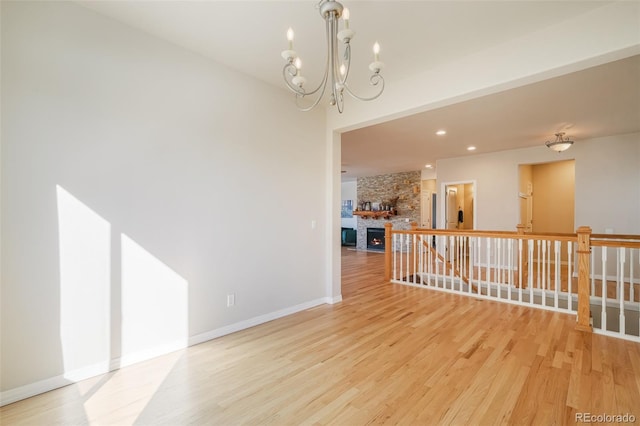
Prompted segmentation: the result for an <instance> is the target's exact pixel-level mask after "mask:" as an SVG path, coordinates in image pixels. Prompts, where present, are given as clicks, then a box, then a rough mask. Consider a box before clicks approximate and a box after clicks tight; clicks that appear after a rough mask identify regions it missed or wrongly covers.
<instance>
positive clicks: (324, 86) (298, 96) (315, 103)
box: [296, 77, 327, 112]
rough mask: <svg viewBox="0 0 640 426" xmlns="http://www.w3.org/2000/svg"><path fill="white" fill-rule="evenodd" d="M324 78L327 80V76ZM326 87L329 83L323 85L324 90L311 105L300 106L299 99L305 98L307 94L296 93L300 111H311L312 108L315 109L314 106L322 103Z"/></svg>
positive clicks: (297, 105)
mask: <svg viewBox="0 0 640 426" xmlns="http://www.w3.org/2000/svg"><path fill="white" fill-rule="evenodd" d="M324 80H325V81H326V77H325V79H324ZM326 88H327V85H326V84H325V85H323V86H322V92H320V95H318V97H317V98H316V100H315V101H313V103H312V104H311V105H310V106H308V107H303V106H300V102H299V101H300V99H302V98H304V97H305V96H306V95H304V94H296V107H297V108H298V109H299V110H300V111H302V112H307V111H311V110H312V109H314V108H315V107H316V106H317V105H318V104H319V103H320V101H321V100H322V98H323V97H324V92H325V89H326ZM318 89H320V87H318ZM318 89H316V92H317V91H318ZM314 93H315V92H314Z"/></svg>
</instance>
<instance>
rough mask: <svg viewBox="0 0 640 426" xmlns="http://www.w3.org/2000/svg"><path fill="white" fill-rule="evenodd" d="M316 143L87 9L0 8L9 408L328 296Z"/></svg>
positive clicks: (297, 124) (252, 85)
mask: <svg viewBox="0 0 640 426" xmlns="http://www.w3.org/2000/svg"><path fill="white" fill-rule="evenodd" d="M292 116H295V120H292V119H291V117H292ZM325 132H326V127H325V119H324V113H323V112H322V111H319V112H314V113H307V114H300V113H299V112H298V111H297V110H296V109H295V106H294V103H293V102H292V101H291V99H290V98H289V97H288V96H286V93H285V92H283V91H280V90H278V89H275V88H272V87H269V86H266V85H264V84H263V83H261V82H258V81H257V80H253V79H251V78H248V77H245V76H243V75H240V74H238V73H235V72H233V71H230V70H229V69H226V68H224V67H222V66H219V65H217V64H215V63H213V62H211V61H209V60H206V59H204V58H202V57H200V56H198V55H195V54H192V53H189V52H187V51H184V50H182V49H180V48H177V47H175V46H173V45H171V44H168V43H165V42H164V41H161V40H159V39H156V38H153V37H151V36H148V35H146V34H144V33H142V32H139V31H137V30H133V29H131V28H129V27H127V26H124V25H122V24H119V23H117V22H115V21H112V20H110V19H108V18H105V17H102V16H100V15H98V14H95V13H94V12H92V11H89V10H87V9H85V8H83V7H80V6H77V5H74V4H73V3H66V2H65V3H58V2H37V3H36V2H2V290H1V291H2V294H1V296H2V302H1V303H2V305H1V310H2V313H1V315H2V317H1V320H2V329H1V332H2V333H1V334H2V353H1V365H0V368H1V370H2V375H1V376H2V377H1V384H0V386H1V390H2V392H3V395H2V400H3V402H7V401H9V400H12V399H16V398H18V397H23V396H28V395H29V394H33V393H35V392H39V391H42V390H46V389H47V388H51V387H55V386H58V385H61V384H64V383H66V382H67V381H70V380H74V379H77V378H81V377H86V376H87V375H91V374H95V373H98V372H100V371H103V370H104V369H106V368H108V366H109V364H111V366H112V367H113V366H114V365H118V364H121V363H125V364H126V363H127V362H133V361H135V360H137V359H142V358H145V357H148V356H153V355H157V354H158V353H161V352H163V351H167V350H171V349H175V348H176V347H180V346H181V345H184V344H187V343H195V342H199V341H202V340H205V339H207V338H211V337H214V336H216V335H219V334H222V333H225V332H229V331H232V330H235V329H237V328H242V327H245V326H248V325H251V324H254V323H256V322H260V321H265V320H267V319H270V318H273V317H275V316H278V315H283V314H285V313H288V312H292V311H295V310H297V309H302V308H303V307H306V306H311V305H315V304H319V303H323V302H325V301H327V300H330V299H331V298H335V297H336V295H335V294H331V291H332V289H335V287H332V286H331V285H328V283H327V278H328V275H327V274H326V270H327V267H328V266H327V261H326V250H327V247H330V243H328V242H327V236H328V235H330V233H329V232H328V230H327V228H326V226H327V224H326V223H325V220H324V219H325V218H326V217H327V216H326V214H325V212H327V211H328V210H329V209H330V208H331V206H328V205H327V200H330V197H329V196H327V194H326V192H327V186H326V185H327V182H328V181H329V177H328V176H327V164H330V163H331V161H332V160H331V161H329V160H328V159H327V153H328V150H327V148H326V147H325V140H326V136H325ZM312 221H315V222H316V227H315V228H314V229H312V226H311V223H312ZM338 291H339V287H338ZM228 294H235V306H233V307H230V308H228V307H227V306H226V303H227V295H228ZM337 296H339V294H338V295H337ZM167 317H170V318H173V319H172V320H170V321H169V320H166V318H167Z"/></svg>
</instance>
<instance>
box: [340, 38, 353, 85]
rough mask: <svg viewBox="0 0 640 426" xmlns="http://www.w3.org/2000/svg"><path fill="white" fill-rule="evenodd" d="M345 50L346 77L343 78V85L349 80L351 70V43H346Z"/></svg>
mask: <svg viewBox="0 0 640 426" xmlns="http://www.w3.org/2000/svg"><path fill="white" fill-rule="evenodd" d="M344 44H345V48H344V61H345V62H344V63H345V66H344V75H343V76H342V84H346V82H347V78H349V70H351V43H349V41H345V43H344Z"/></svg>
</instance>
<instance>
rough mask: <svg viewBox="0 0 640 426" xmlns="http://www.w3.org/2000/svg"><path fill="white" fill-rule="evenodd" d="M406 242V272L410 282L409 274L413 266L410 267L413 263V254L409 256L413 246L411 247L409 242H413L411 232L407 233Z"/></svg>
mask: <svg viewBox="0 0 640 426" xmlns="http://www.w3.org/2000/svg"><path fill="white" fill-rule="evenodd" d="M404 237H405V238H404V242H405V253H406V254H405V257H406V258H407V272H406V278H407V279H406V281H407V282H409V274H411V268H410V267H409V266H410V265H411V256H409V253H411V251H410V250H411V248H410V247H409V244H410V243H411V235H410V234H405V236H404Z"/></svg>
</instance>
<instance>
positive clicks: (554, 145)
mask: <svg viewBox="0 0 640 426" xmlns="http://www.w3.org/2000/svg"><path fill="white" fill-rule="evenodd" d="M544 144H545V145H546V146H547V148H549V149H552V150H554V151H556V152H562V151H566V150H567V149H569V148H571V145H573V141H572V140H570V139H569V138H565V137H564V132H558V133H556V140H555V141H553V142H551V141H546V142H545V143H544Z"/></svg>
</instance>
